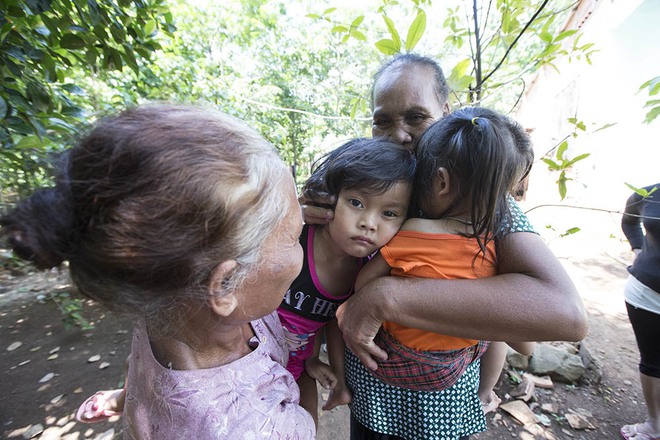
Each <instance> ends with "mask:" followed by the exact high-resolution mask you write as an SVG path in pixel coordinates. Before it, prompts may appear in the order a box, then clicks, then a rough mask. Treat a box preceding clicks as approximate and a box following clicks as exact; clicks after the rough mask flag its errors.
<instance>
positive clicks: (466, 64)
mask: <svg viewBox="0 0 660 440" xmlns="http://www.w3.org/2000/svg"><path fill="white" fill-rule="evenodd" d="M471 66H472V60H471V59H469V58H466V59H464V60H463V61H460V62H459V63H458V64H456V65H455V66H454V68H453V69H452V70H451V74H450V75H449V78H447V84H448V85H449V88H450V89H451V90H453V91H455V92H459V91H461V90H465V89H466V88H467V87H468V86H469V85H470V84H471V83H472V82H473V81H474V77H473V76H471V75H467V71H468V69H469V68H470V67H471Z"/></svg>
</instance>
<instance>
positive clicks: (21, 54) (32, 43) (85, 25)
mask: <svg viewBox="0 0 660 440" xmlns="http://www.w3.org/2000/svg"><path fill="white" fill-rule="evenodd" d="M159 29H163V30H165V31H166V32H171V31H173V30H174V26H173V24H172V15H171V14H170V13H169V12H167V9H166V7H165V6H164V0H149V1H146V0H144V1H143V0H135V1H129V0H119V2H118V3H116V4H115V3H114V2H97V1H96V0H88V1H87V2H78V1H66V0H59V1H58V0H5V1H3V2H2V6H0V73H1V79H0V143H1V148H0V167H1V168H2V175H1V176H0V178H2V181H3V184H4V185H8V186H10V187H13V188H14V189H16V190H18V191H27V190H30V189H31V188H32V187H33V186H35V185H40V184H43V183H44V179H45V178H46V177H47V175H48V169H49V163H50V158H51V155H52V153H53V152H56V151H59V150H61V149H62V148H63V145H65V144H66V142H67V141H68V139H69V138H70V137H71V135H72V134H74V133H75V132H76V131H77V130H78V128H79V126H80V125H81V123H82V122H83V121H84V118H85V117H88V116H89V113H90V112H89V111H88V110H89V103H88V102H86V101H85V95H86V93H85V90H84V88H82V87H80V86H79V85H78V84H76V82H75V79H76V77H78V76H80V75H89V76H93V77H102V75H103V73H104V72H106V71H112V70H118V71H120V70H122V69H123V68H124V67H125V66H127V67H129V68H130V69H132V70H133V71H134V72H136V73H139V72H140V69H141V68H142V66H141V61H142V60H144V59H146V60H148V59H149V58H150V56H151V54H152V53H153V52H154V51H155V50H157V49H158V48H159V47H160V45H159V43H158V42H157V41H156V40H155V39H154V37H155V35H156V34H157V31H158V30H159Z"/></svg>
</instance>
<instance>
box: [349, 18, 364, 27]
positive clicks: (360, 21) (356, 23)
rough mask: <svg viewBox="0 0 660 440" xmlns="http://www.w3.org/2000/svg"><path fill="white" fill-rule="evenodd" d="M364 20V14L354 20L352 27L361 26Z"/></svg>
mask: <svg viewBox="0 0 660 440" xmlns="http://www.w3.org/2000/svg"><path fill="white" fill-rule="evenodd" d="M363 21H364V15H360V16H359V17H358V18H356V19H355V20H353V23H351V27H352V28H356V27H359V26H360V25H361V24H362V22H363Z"/></svg>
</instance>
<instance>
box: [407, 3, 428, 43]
mask: <svg viewBox="0 0 660 440" xmlns="http://www.w3.org/2000/svg"><path fill="white" fill-rule="evenodd" d="M425 30H426V12H424V10H423V9H420V10H419V12H418V13H417V17H415V20H414V21H413V23H412V24H411V25H410V28H409V29H408V36H407V37H406V51H408V52H410V51H411V50H413V49H414V48H415V46H416V45H417V43H419V40H420V39H421V38H422V36H423V35H424V31H425Z"/></svg>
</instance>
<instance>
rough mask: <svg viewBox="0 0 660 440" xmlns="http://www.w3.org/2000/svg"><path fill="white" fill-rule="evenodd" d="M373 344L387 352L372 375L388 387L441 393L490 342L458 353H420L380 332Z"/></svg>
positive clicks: (478, 344) (386, 333) (383, 331)
mask: <svg viewBox="0 0 660 440" xmlns="http://www.w3.org/2000/svg"><path fill="white" fill-rule="evenodd" d="M374 342H375V343H376V344H377V345H378V346H380V347H381V348H382V349H383V350H385V351H386V352H387V355H388V358H387V360H386V361H378V369H377V370H376V371H371V370H369V371H370V372H371V374H373V375H374V376H375V377H377V378H378V379H379V380H381V381H383V382H385V383H386V384H388V385H393V386H398V387H402V388H407V389H410V390H414V391H442V390H445V389H447V388H449V387H451V386H452V385H454V384H455V383H456V381H457V380H458V378H459V377H461V375H462V374H463V373H464V372H465V369H466V368H467V367H468V365H470V364H471V363H472V362H474V361H475V360H477V359H479V358H480V357H481V356H482V355H483V354H484V353H485V352H486V349H487V348H488V345H489V341H479V343H477V344H476V345H472V346H470V347H466V348H461V349H458V350H446V351H421V350H415V349H413V348H410V347H406V346H405V345H403V344H401V343H400V342H399V341H397V340H396V339H394V337H392V335H390V334H389V333H388V332H386V331H385V330H383V329H382V328H381V329H380V330H379V331H378V334H377V335H376V337H375V338H374Z"/></svg>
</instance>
